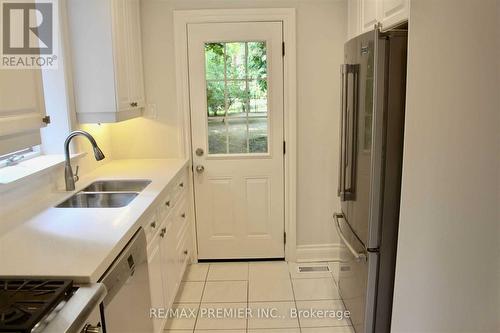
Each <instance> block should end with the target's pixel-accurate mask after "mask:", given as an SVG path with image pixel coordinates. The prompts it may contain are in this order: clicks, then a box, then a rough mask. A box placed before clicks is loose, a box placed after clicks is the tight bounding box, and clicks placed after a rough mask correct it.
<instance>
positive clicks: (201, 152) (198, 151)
mask: <svg viewBox="0 0 500 333" xmlns="http://www.w3.org/2000/svg"><path fill="white" fill-rule="evenodd" d="M195 153H196V156H203V154H204V153H205V152H204V151H203V149H201V148H198V149H196V151H195Z"/></svg>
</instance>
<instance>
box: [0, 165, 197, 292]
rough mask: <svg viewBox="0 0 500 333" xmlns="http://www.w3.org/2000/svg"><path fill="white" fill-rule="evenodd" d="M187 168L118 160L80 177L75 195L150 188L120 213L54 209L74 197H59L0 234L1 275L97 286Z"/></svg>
mask: <svg viewBox="0 0 500 333" xmlns="http://www.w3.org/2000/svg"><path fill="white" fill-rule="evenodd" d="M187 164H188V160H187V159H157V160H116V161H111V162H109V163H107V164H105V165H103V166H101V167H99V168H97V169H96V170H95V171H93V172H91V173H89V174H88V175H86V176H85V177H82V179H81V180H80V181H79V182H78V183H77V189H76V191H75V192H78V191H79V190H81V189H82V188H84V187H85V186H86V185H88V184H90V183H92V182H93V181H96V180H103V179H149V180H151V184H149V185H148V186H147V187H146V188H145V189H144V190H143V191H142V192H140V193H139V195H138V196H137V197H136V198H135V199H134V200H133V201H132V202H131V203H130V204H129V205H128V206H125V207H122V208H54V207H53V206H54V205H56V204H58V203H59V202H62V201H64V200H65V199H66V198H68V197H70V196H71V195H73V193H75V192H71V193H69V192H61V196H60V199H59V200H58V201H57V202H54V203H53V205H51V206H49V207H50V208H48V209H46V210H44V211H42V212H40V213H38V214H36V215H35V216H33V217H32V218H30V219H28V220H27V221H25V222H22V223H19V224H18V225H16V226H15V227H14V228H12V229H10V230H9V231H8V232H7V233H5V234H3V235H0V275H2V276H39V277H50V278H58V277H59V278H60V277H66V278H71V279H73V280H74V281H75V282H76V283H89V282H97V281H98V280H99V278H100V277H101V276H102V275H103V273H104V272H105V271H106V269H107V268H108V267H109V266H110V265H111V263H112V262H113V260H114V259H115V258H116V257H117V255H118V254H119V253H120V251H121V250H122V249H123V247H124V246H125V245H126V244H127V242H128V241H129V240H130V239H131V238H132V236H133V235H134V234H135V232H136V231H137V230H138V229H139V227H140V226H141V224H142V223H143V220H142V219H141V218H142V217H143V216H146V215H147V214H149V213H150V212H153V209H154V208H153V206H154V205H153V204H156V203H157V202H159V201H160V200H161V197H162V194H163V193H166V186H167V185H168V184H169V183H170V182H171V181H172V180H173V179H174V178H175V177H176V176H177V175H178V174H179V173H180V171H181V170H182V169H183V168H184V167H186V166H187Z"/></svg>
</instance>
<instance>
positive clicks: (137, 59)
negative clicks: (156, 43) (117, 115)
mask: <svg viewBox="0 0 500 333" xmlns="http://www.w3.org/2000/svg"><path fill="white" fill-rule="evenodd" d="M126 1H127V21H128V24H127V28H128V38H129V43H128V44H129V46H128V50H127V51H128V52H127V59H128V66H127V67H128V76H129V81H128V83H129V98H130V102H131V103H134V104H133V105H136V106H134V107H138V108H141V107H144V104H145V101H144V78H143V68H142V43H141V7H140V1H139V0H126Z"/></svg>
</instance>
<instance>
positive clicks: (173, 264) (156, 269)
mask: <svg viewBox="0 0 500 333" xmlns="http://www.w3.org/2000/svg"><path fill="white" fill-rule="evenodd" d="M187 181H188V177H187V172H184V173H182V174H181V175H180V176H179V177H178V178H177V179H175V180H174V181H173V182H172V184H173V185H172V187H171V188H169V189H168V191H167V192H168V193H167V194H166V195H165V197H164V198H163V199H162V200H161V201H160V204H159V206H158V207H157V209H156V214H155V216H150V217H149V218H147V219H145V221H144V228H145V229H147V230H148V229H149V230H150V233H152V235H151V236H150V237H149V238H148V239H149V240H150V241H149V242H148V265H149V280H150V281H149V282H150V289H151V304H152V307H153V308H157V309H161V310H162V311H163V310H165V309H166V310H168V309H169V308H170V307H171V306H172V304H173V302H174V300H175V296H176V295H177V292H178V290H179V286H180V283H181V280H182V277H183V275H184V271H185V269H186V266H187V263H188V261H189V258H190V255H191V244H192V238H191V227H190V226H191V213H190V212H189V211H188V209H189V207H190V205H189V197H188V193H187V192H188V191H187V190H186V188H187ZM181 183H182V186H179V184H181ZM166 202H168V203H169V204H168V205H165V203H166ZM157 220H158V221H159V222H160V223H156V222H157ZM153 223H155V224H156V227H155V228H152V227H151V225H152V224H153ZM160 313H161V312H160ZM163 314H165V312H164V313H163ZM153 320H154V330H155V333H159V332H162V330H163V329H164V327H165V324H166V321H167V320H168V318H158V319H153Z"/></svg>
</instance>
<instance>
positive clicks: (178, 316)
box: [165, 303, 200, 330]
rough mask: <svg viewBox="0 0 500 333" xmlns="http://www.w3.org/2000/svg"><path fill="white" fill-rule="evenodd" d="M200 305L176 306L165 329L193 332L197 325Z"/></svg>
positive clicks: (173, 307)
mask: <svg viewBox="0 0 500 333" xmlns="http://www.w3.org/2000/svg"><path fill="white" fill-rule="evenodd" d="M199 306H200V304H199V303H182V304H174V305H173V306H172V310H173V311H175V312H173V313H171V314H170V315H169V317H168V319H167V324H166V325H165V329H167V330H193V329H194V324H195V323H196V315H197V313H198V308H199Z"/></svg>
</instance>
